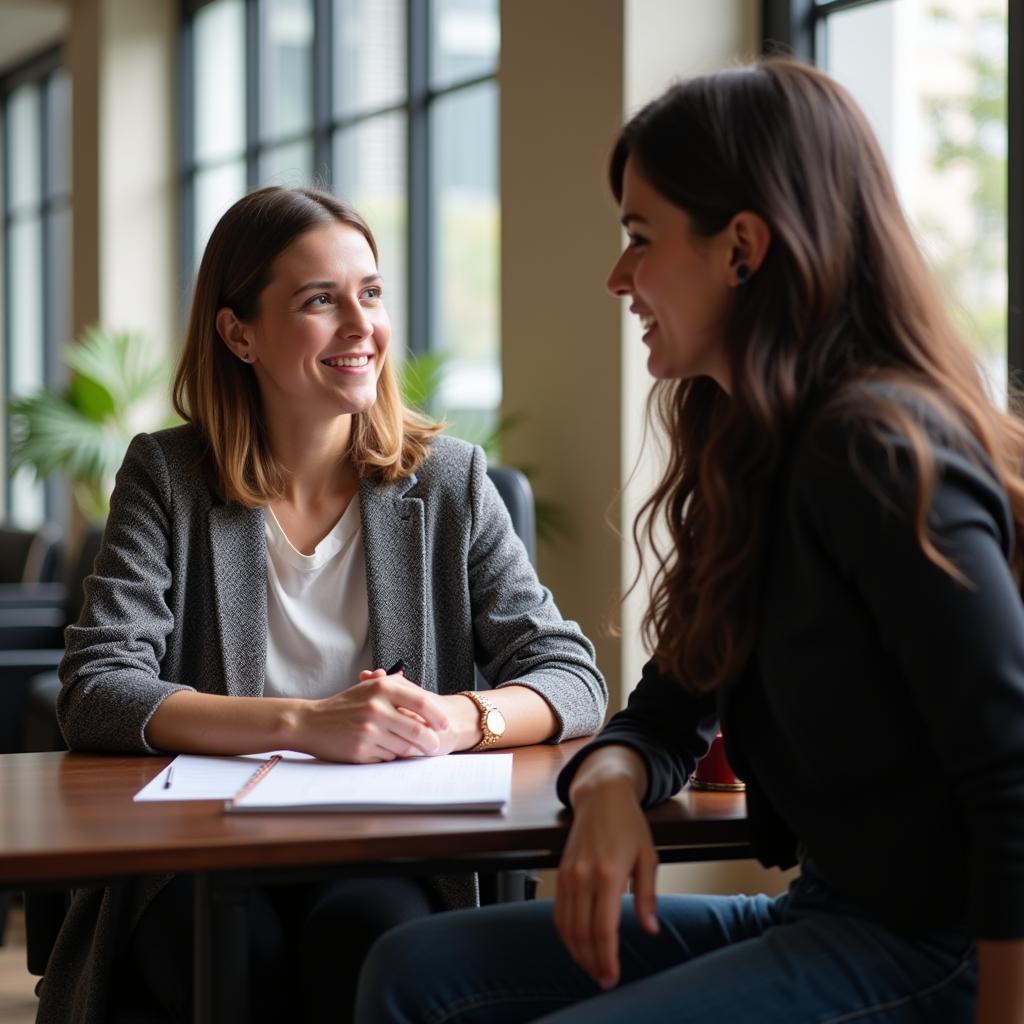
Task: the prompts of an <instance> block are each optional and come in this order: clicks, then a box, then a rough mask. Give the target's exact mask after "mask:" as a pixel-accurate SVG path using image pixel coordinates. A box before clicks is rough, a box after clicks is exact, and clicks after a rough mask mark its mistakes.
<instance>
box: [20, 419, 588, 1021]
mask: <svg viewBox="0 0 1024 1024" xmlns="http://www.w3.org/2000/svg"><path fill="white" fill-rule="evenodd" d="M205 455H206V453H205V447H204V443H203V442H202V440H201V438H200V436H199V434H198V433H197V432H196V431H195V430H194V429H193V428H192V427H189V426H184V427H176V428H173V429H171V430H165V431H161V432H160V433H157V434H152V435H147V434H142V435H140V436H139V437H137V438H135V440H134V441H133V442H132V445H131V447H130V448H129V450H128V454H127V456H126V457H125V461H124V464H123V465H122V467H121V469H120V471H119V473H118V477H117V485H116V487H115V490H114V495H113V498H112V499H111V508H110V516H109V518H108V520H107V525H106V530H105V533H104V537H103V545H102V548H101V550H100V553H99V556H98V557H97V559H96V565H95V572H94V574H93V575H92V576H91V577H89V579H88V580H87V581H86V584H85V593H86V600H85V607H84V609H83V611H82V616H81V618H80V619H79V621H78V623H77V625H74V626H71V627H69V628H68V630H67V633H66V638H65V639H66V654H65V657H64V661H63V662H62V664H61V669H60V674H61V679H62V682H63V688H62V691H61V694H60V699H59V702H58V718H59V721H60V726H61V729H62V730H63V732H64V736H65V738H66V739H67V742H68V745H69V747H71V749H72V750H93V751H109V752H138V753H151V752H153V751H152V748H151V747H150V746H149V745H148V744H147V742H146V739H145V734H144V730H145V727H146V724H147V722H148V721H149V719H150V717H151V716H152V715H153V713H154V712H155V711H156V709H157V708H158V707H159V706H160V703H161V702H162V701H163V700H164V699H165V698H166V697H167V696H168V695H169V694H171V693H174V692H175V691H176V690H182V689H194V690H199V691H202V692H206V693H219V694H232V695H244V696H260V695H262V693H263V683H264V673H265V667H266V650H267V611H266V541H265V538H264V525H263V513H262V511H261V510H260V509H247V508H243V507H241V506H239V505H237V504H231V505H225V504H224V503H222V502H220V501H219V500H218V499H217V498H216V497H215V496H214V494H213V493H212V491H211V489H210V487H209V485H208V483H207V480H208V476H207V473H206V472H205V465H206V461H205ZM359 497H360V511H361V516H362V528H363V544H364V547H365V552H366V574H367V580H366V583H367V595H368V598H369V619H370V633H371V639H372V644H373V652H374V664H375V666H387V665H390V664H391V663H393V662H394V661H397V660H398V659H399V658H402V659H403V660H404V661H405V662H406V664H407V665H408V666H409V672H408V675H409V678H410V679H412V680H414V681H416V682H419V683H420V684H421V685H422V686H424V687H425V688H426V689H429V690H432V691H434V692H437V693H457V692H458V691H460V690H465V689H471V688H472V686H473V679H474V663H476V664H479V666H480V669H481V671H482V672H483V674H484V676H485V677H486V678H487V679H488V681H489V682H491V684H492V685H495V686H501V685H503V684H509V683H513V682H515V683H517V684H520V685H524V686H529V687H531V688H532V689H534V690H536V691H537V692H538V693H540V694H542V695H543V696H544V697H545V699H546V700H547V701H548V703H549V704H550V705H551V706H552V708H553V709H554V712H555V715H556V716H557V719H558V732H557V733H556V735H555V736H554V737H553V742H557V741H559V740H562V739H569V738H571V737H574V736H582V735H587V734H589V733H592V732H594V731H596V730H597V729H598V727H599V726H600V725H601V721H602V718H603V716H604V712H605V708H606V705H607V690H606V687H605V684H604V680H603V679H602V678H601V675H600V673H599V672H598V670H597V668H596V666H595V664H594V650H593V647H592V645H591V644H590V642H589V641H588V640H587V639H586V637H584V636H583V634H582V633H581V631H580V630H579V627H578V626H576V624H575V623H572V622H567V621H565V620H563V619H562V617H561V616H560V615H559V613H558V609H557V608H556V607H555V604H554V602H553V600H552V598H551V594H550V593H549V592H548V591H547V590H546V589H545V588H544V587H542V586H541V585H540V584H539V582H538V581H537V577H536V574H535V573H534V571H533V568H532V566H531V565H530V562H529V559H528V558H527V555H526V552H525V549H524V548H523V545H522V543H521V542H520V541H519V539H518V538H517V537H516V535H515V533H514V532H513V530H512V525H511V522H510V520H509V517H508V513H507V511H506V509H505V506H504V504H503V503H502V501H501V498H500V497H499V496H498V494H497V492H496V491H495V489H494V486H493V485H492V484H491V481H490V479H489V478H488V476H487V474H486V465H485V459H484V455H483V452H482V451H481V450H480V449H479V448H477V447H475V446H472V445H469V444H466V443H465V442H462V441H458V440H456V439H453V438H449V437H444V436H441V437H438V438H436V439H435V440H434V442H433V444H432V448H431V453H430V455H429V456H428V458H427V459H426V460H425V461H424V463H423V464H422V466H421V467H420V469H419V471H418V472H417V473H416V474H415V475H414V476H410V477H408V478H406V479H403V480H400V481H398V482H396V483H393V484H388V485H384V484H378V483H375V482H373V481H372V480H364V481H362V483H361V484H360V492H359ZM368 667H373V666H368ZM165 882H166V879H151V880H143V881H141V882H135V883H124V884H120V885H116V886H109V887H105V888H98V887H97V888H86V889H80V890H78V891H76V893H75V897H74V899H73V901H72V906H71V909H70V911H69V913H68V916H67V919H66V921H65V924H64V927H63V928H62V930H61V934H60V936H59V938H58V941H57V945H56V947H55V948H54V952H53V955H52V957H51V961H50V965H49V967H48V970H47V973H46V977H45V978H44V980H43V984H42V987H41V990H40V1010H39V1016H38V1018H37V1019H38V1020H39V1021H40V1022H43V1024H47V1022H50V1021H53V1022H57V1021H60V1022H62V1024H69V1022H73V1024H99V1022H100V1021H102V1020H103V1019H104V1017H105V1014H106V1008H107V1007H106V996H107V991H108V989H109V984H110V979H111V971H112V969H113V966H114V963H115V959H116V951H117V949H118V947H119V945H120V943H121V942H123V940H124V938H125V936H126V935H127V934H128V931H129V930H130V929H131V928H132V927H133V926H134V924H135V922H136V921H137V920H138V917H139V915H140V914H141V913H142V911H143V910H144V909H145V907H146V905H147V904H148V903H149V901H150V900H151V899H152V898H153V896H154V895H155V893H156V892H157V891H158V890H159V888H160V886H161V885H163V884H165ZM436 887H437V890H438V893H439V895H440V896H441V899H442V901H443V903H444V905H446V906H450V907H455V906H466V905H471V904H472V903H473V902H475V899H476V887H475V881H474V880H473V879H472V878H470V877H466V876H461V877H446V878H444V879H437V880H436Z"/></svg>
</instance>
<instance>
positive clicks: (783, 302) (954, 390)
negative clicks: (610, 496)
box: [610, 58, 1024, 690]
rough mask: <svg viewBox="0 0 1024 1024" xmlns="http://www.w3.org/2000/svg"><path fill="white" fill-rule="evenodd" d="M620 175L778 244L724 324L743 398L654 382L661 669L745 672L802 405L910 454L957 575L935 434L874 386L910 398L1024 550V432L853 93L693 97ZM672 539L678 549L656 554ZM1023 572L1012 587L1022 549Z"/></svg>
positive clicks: (629, 156)
mask: <svg viewBox="0 0 1024 1024" xmlns="http://www.w3.org/2000/svg"><path fill="white" fill-rule="evenodd" d="M627 160H630V161H632V162H633V163H632V165H633V166H634V167H635V168H636V169H637V170H638V171H639V173H640V174H641V175H642V176H643V177H644V179H645V180H646V181H647V182H648V183H649V184H650V185H651V186H653V187H654V188H655V189H656V190H657V192H659V193H660V194H661V195H662V196H663V197H664V198H665V199H667V200H668V201H670V202H672V203H674V204H675V205H676V206H678V207H680V208H681V209H683V210H684V211H685V212H686V213H687V214H688V215H689V216H690V218H691V219H692V222H693V224H694V229H695V231H696V232H697V233H698V234H699V235H702V236H712V235H715V234H717V233H718V232H720V231H721V230H722V229H724V228H725V227H726V225H727V224H728V223H729V222H730V220H731V219H732V217H733V216H734V215H735V214H736V213H738V212H739V211H741V210H751V211H753V212H755V213H757V214H759V215H760V216H761V217H762V218H763V219H764V220H765V221H766V222H767V224H768V226H769V228H770V229H771V242H770V245H769V248H768V252H767V255H766V257H765V259H764V262H763V264H762V265H761V266H760V268H759V269H758V271H757V273H756V274H754V275H753V277H752V278H751V279H750V280H749V281H748V282H747V283H746V284H744V285H743V286H742V287H741V288H739V289H737V298H736V301H735V304H734V308H733V310H732V313H731V318H730V323H729V327H728V336H727V339H726V346H727V358H728V360H729V365H730V369H731V393H730V394H728V395H727V394H726V393H725V392H724V391H722V389H721V388H720V387H719V386H718V384H716V383H715V382H714V381H712V380H711V379H709V378H706V377H698V378H693V379H689V380H674V381H660V382H658V383H657V384H656V385H655V387H654V390H653V391H652V394H651V401H650V404H649V406H648V415H649V426H650V425H651V421H653V422H654V423H656V424H657V425H658V426H660V427H661V429H662V430H663V431H664V432H665V436H667V438H668V439H669V445H668V448H669V457H668V463H667V468H666V470H665V473H664V475H663V477H662V479H661V481H660V483H659V485H658V487H657V489H656V490H655V491H654V493H653V494H652V495H651V496H650V498H649V499H648V500H647V502H646V503H645V504H644V506H643V508H642V509H641V512H640V515H639V516H638V518H637V520H636V522H635V523H634V527H633V538H634V541H635V543H636V545H637V549H638V551H639V552H640V554H641V561H642V560H643V557H644V555H643V553H644V550H645V549H646V550H648V551H653V552H654V560H655V561H654V568H655V572H654V579H653V586H652V595H651V601H650V605H649V606H648V610H647V613H646V615H645V618H644V623H643V626H644V631H645V635H646V637H647V640H648V642H649V643H650V645H651V647H652V649H653V651H654V655H655V658H656V659H657V661H658V664H659V666H660V667H661V668H662V669H663V670H665V671H668V672H670V673H671V674H672V675H674V676H675V677H676V678H677V679H679V680H680V682H681V683H683V685H685V686H688V687H690V688H691V689H696V690H711V689H714V688H716V687H718V686H719V685H721V684H722V683H723V682H725V681H727V680H729V679H731V678H733V677H734V676H735V675H736V674H737V673H738V672H739V670H740V669H741V668H742V667H743V665H744V663H745V662H746V661H747V659H748V658H749V656H750V652H751V650H752V647H753V643H754V632H755V629H756V602H757V582H758V580H757V577H758V572H759V565H760V561H761V553H762V548H763V546H764V532H765V529H766V520H767V519H768V515H767V513H768V503H769V498H770V489H771V487H772V484H773V481H774V480H775V477H776V473H777V470H778V468H779V465H780V459H781V458H782V455H783V453H784V451H785V447H786V443H787V438H788V436H789V434H790V432H791V431H792V430H793V428H794V425H795V424H796V423H797V422H798V417H800V416H801V415H802V414H804V413H806V410H807V409H808V408H819V409H820V408H821V407H822V406H824V407H826V408H827V409H829V410H831V411H834V412H836V413H837V414H840V415H854V416H856V417H858V418H860V419H861V420H863V421H865V422H867V423H868V424H869V425H870V426H871V427H872V429H873V432H874V433H876V434H877V435H878V437H879V439H880V441H882V443H883V444H886V445H887V446H888V447H890V448H891V443H892V440H893V438H901V439H904V440H905V442H906V443H907V446H908V450H909V453H910V458H911V463H912V467H911V468H912V470H913V471H914V473H915V476H916V503H915V525H916V531H917V536H918V540H919V542H920V544H921V547H922V550H923V551H924V553H925V554H926V555H927V557H928V558H930V559H931V560H932V561H933V562H935V563H936V564H937V565H939V566H941V567H942V568H943V569H944V570H946V571H947V572H949V573H951V574H952V575H954V576H959V573H958V570H957V568H956V566H955V565H953V564H952V563H951V562H950V561H949V560H948V559H946V558H945V557H944V556H943V555H942V553H941V552H940V551H939V550H938V549H937V548H936V546H935V545H934V543H933V542H932V540H931V538H930V537H929V532H928V523H927V517H928V510H929V508H930V504H931V498H932V495H933V493H934V487H935V483H936V468H935V464H934V456H933V453H932V447H931V444H930V442H929V438H928V434H927V433H926V431H925V429H924V428H923V427H922V425H921V423H920V422H919V421H918V419H917V418H916V417H915V416H914V415H912V414H911V413H910V412H908V410H907V405H906V403H903V404H900V403H898V402H897V401H895V400H894V399H893V398H892V397H891V391H892V389H885V388H879V387H877V386H870V384H871V382H873V381H878V380H888V381H892V382H894V383H896V384H897V385H900V386H901V390H903V389H911V391H912V392H914V393H915V395H916V396H920V398H921V400H923V401H924V402H926V403H928V405H929V407H931V408H934V409H935V410H936V411H937V412H938V413H939V414H940V415H941V416H942V417H944V419H945V420H946V421H947V422H949V423H951V424H952V425H954V429H956V430H957V431H960V432H966V435H965V436H973V438H974V439H975V441H976V442H977V443H978V444H979V445H980V446H981V447H982V448H983V449H984V451H985V452H986V453H987V454H988V456H989V458H990V459H991V462H992V465H993V466H994V468H995V472H996V474H997V475H998V477H999V480H1000V482H1001V483H1002V485H1003V487H1004V488H1005V489H1006V492H1007V493H1008V495H1009V499H1010V503H1011V506H1012V512H1013V518H1014V523H1015V526H1016V531H1017V535H1018V537H1020V536H1021V535H1022V532H1024V479H1022V475H1021V473H1022V453H1024V426H1022V424H1021V422H1020V421H1018V420H1017V419H1015V418H1014V417H1013V416H1012V415H1009V414H1006V413H1003V412H1001V411H1000V410H998V409H997V408H995V407H994V406H993V404H992V403H991V401H990V400H989V398H988V396H987V394H986V392H985V388H984V384H983V382H982V379H981V375H980V373H979V371H978V368H977V366H976V364H975V361H974V359H973V358H972V356H971V354H970V353H969V351H968V350H967V347H966V346H965V344H964V343H963V341H962V339H961V338H960V337H959V336H958V333H957V331H956V330H955V329H954V327H953V325H952V322H951V319H950V317H949V315H948V312H947V309H946V300H945V296H944V294H943V293H942V291H941V289H940V288H939V287H938V285H937V283H936V281H935V279H934V276H933V274H932V272H931V270H930V269H929V267H928V266H927V264H926V262H925V260H924V258H923V256H922V254H921V252H920V250H919V249H918V246H917V244H916V243H915V241H914V238H913V236H912V233H911V230H910V227H909V226H908V224H907V220H906V217H905V215H904V213H903V210H902V208H901V206H900V203H899V200H898V199H897V196H896V191H895V188H894V186H893V183H892V179H891V178H890V175H889V172H888V170H887V168H886V165H885V160H884V158H883V157H882V154H881V151H880V149H879V147H878V143H877V142H876V140H875V137H874V134H873V133H872V131H871V129H870V127H869V125H868V123H867V121H866V119H865V117H864V115H863V113H862V112H861V110H860V109H859V108H858V106H857V105H856V103H855V102H854V101H853V99H852V98H851V97H850V96H849V94H848V93H847V92H846V91H845V90H844V89H843V88H842V87H841V86H839V85H838V84H837V83H836V82H834V81H833V80H832V79H830V78H829V77H828V76H827V75H825V74H823V73H821V72H820V71H817V70H815V69H814V68H812V67H809V66H806V65H803V64H799V63H797V62H795V61H792V60H788V59H783V58H769V59H766V60H764V61H761V62H758V63H756V64H754V65H751V66H748V67H744V68H737V69H731V70H728V71H722V72H719V73H716V74H711V75H707V76H703V77H700V78H695V79H692V80H690V81H686V82H683V83H681V84H678V85H676V86H674V87H672V88H671V89H669V90H668V91H667V92H666V93H665V94H664V95H662V96H661V97H660V98H658V99H656V100H655V101H653V102H652V103H650V104H649V105H647V106H646V107H644V108H643V109H642V110H641V111H640V112H639V113H638V114H637V115H636V116H635V117H634V118H633V119H632V120H631V121H630V122H629V123H628V124H627V125H626V126H625V128H624V129H623V130H622V132H621V134H620V137H619V139H618V142H617V143H616V146H615V149H614V151H613V153H612V157H611V165H610V178H611V186H612V191H613V192H614V193H615V196H616V198H617V199H618V200H620V201H621V199H622V181H623V173H624V169H625V165H626V161H627ZM887 390H888V391H889V394H890V397H887ZM663 523H664V524H667V527H668V534H669V537H668V543H659V541H658V533H659V531H660V528H661V527H660V524H663ZM1012 569H1013V571H1014V574H1015V576H1016V579H1017V582H1018V586H1019V585H1020V582H1021V579H1022V576H1024V545H1021V544H1018V545H1017V546H1016V549H1015V554H1014V561H1013V566H1012ZM638 578H639V576H638ZM635 585H636V584H635V583H634V586H635Z"/></svg>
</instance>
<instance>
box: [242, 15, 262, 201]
mask: <svg viewBox="0 0 1024 1024" xmlns="http://www.w3.org/2000/svg"><path fill="white" fill-rule="evenodd" d="M262 7H263V4H262V3H261V2H260V0H246V4H245V183H246V188H247V189H249V190H251V189H254V188H256V186H257V185H258V184H259V154H260V65H261V64H262V63H263V52H262V48H263V25H262V20H263V19H262V16H261V15H262Z"/></svg>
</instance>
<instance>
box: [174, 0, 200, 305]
mask: <svg viewBox="0 0 1024 1024" xmlns="http://www.w3.org/2000/svg"><path fill="white" fill-rule="evenodd" d="M193 6H194V5H193V4H191V3H190V0H182V5H181V23H180V26H179V31H178V125H177V137H178V175H179V178H180V189H179V193H178V194H179V203H178V281H179V282H180V283H181V288H180V289H179V291H180V296H181V313H182V316H183V318H184V316H185V315H186V310H187V307H188V302H189V292H190V288H189V282H190V280H191V278H192V274H193V273H194V271H195V270H196V269H197V268H196V267H194V266H193V265H192V262H193V261H192V250H193V249H194V248H195V241H196V237H195V230H196V226H195V215H196V167H195V146H194V144H193V136H194V135H195V130H196V119H195V80H194V79H195V44H194V39H193V33H194V32H195V22H194V20H193V14H194V11H193V10H191V8H192V7H193Z"/></svg>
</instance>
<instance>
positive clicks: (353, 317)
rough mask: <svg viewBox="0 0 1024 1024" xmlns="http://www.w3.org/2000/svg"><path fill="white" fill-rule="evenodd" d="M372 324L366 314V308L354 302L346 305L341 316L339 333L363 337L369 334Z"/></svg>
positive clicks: (346, 335)
mask: <svg viewBox="0 0 1024 1024" xmlns="http://www.w3.org/2000/svg"><path fill="white" fill-rule="evenodd" d="M372 329H373V325H372V324H371V323H370V318H369V317H368V316H367V315H366V310H365V309H363V307H362V306H361V305H360V304H359V303H358V302H355V303H353V304H352V305H350V306H348V307H347V308H346V309H345V311H344V315H343V317H342V321H341V327H340V333H341V334H342V335H344V336H345V337H346V338H365V337H367V336H368V335H369V334H370V331H371V330H372Z"/></svg>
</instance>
